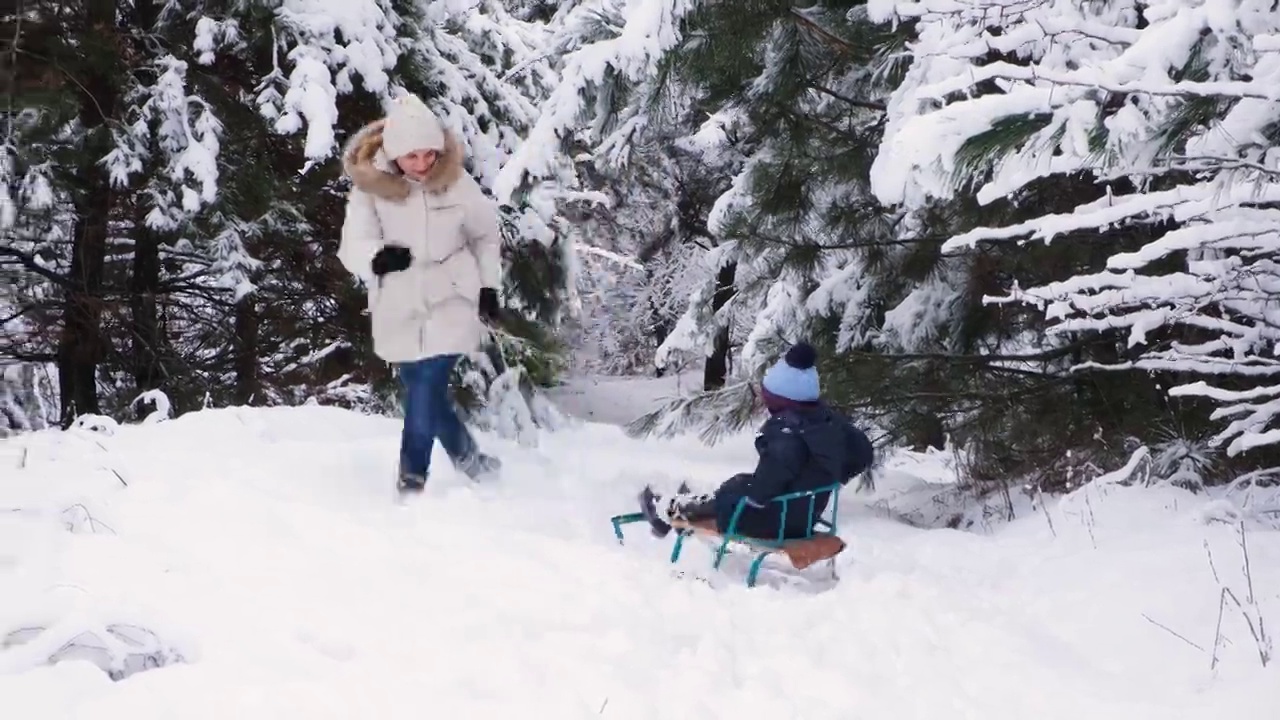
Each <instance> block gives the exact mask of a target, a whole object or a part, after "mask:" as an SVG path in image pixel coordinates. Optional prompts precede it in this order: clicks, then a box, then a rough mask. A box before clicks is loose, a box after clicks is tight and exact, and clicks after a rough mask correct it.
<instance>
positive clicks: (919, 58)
mask: <svg viewBox="0 0 1280 720" xmlns="http://www.w3.org/2000/svg"><path fill="white" fill-rule="evenodd" d="M869 12H870V14H871V16H872V17H873V18H874V19H877V20H880V21H912V22H913V23H915V25H914V32H915V35H916V38H915V43H914V45H913V46H912V55H913V63H912V65H911V67H910V68H909V70H908V71H907V73H906V77H905V80H904V81H903V83H902V84H901V86H900V87H899V88H898V89H897V91H896V92H895V93H894V96H893V97H892V99H891V101H890V103H888V108H889V110H888V118H887V127H886V132H885V137H884V140H883V143H882V146H881V152H880V153H879V156H878V157H877V159H876V161H875V164H874V166H873V169H872V177H871V181H872V187H873V191H874V192H875V193H876V195H877V197H878V198H879V199H880V200H881V201H882V202H885V203H889V204H893V205H899V206H901V207H903V208H904V209H905V210H908V211H909V210H915V209H920V208H925V207H928V206H930V205H931V204H932V203H935V202H936V201H937V200H944V201H946V200H951V199H953V198H955V197H957V196H958V195H959V194H961V193H962V192H966V191H967V189H968V188H976V192H977V199H978V201H979V202H981V203H993V202H996V201H1004V200H1008V201H1011V202H1012V203H1014V204H1015V205H1016V204H1017V203H1018V202H1019V199H1020V197H1021V196H1022V194H1023V193H1024V191H1026V190H1027V189H1028V188H1029V187H1030V186H1031V185H1032V184H1033V183H1037V182H1041V181H1044V182H1054V179H1055V178H1061V177H1066V176H1068V175H1077V176H1078V175H1081V174H1084V175H1086V176H1091V177H1092V178H1093V179H1094V181H1095V183H1096V187H1097V193H1096V194H1095V195H1094V197H1096V198H1097V199H1096V200H1092V201H1088V202H1083V203H1082V204H1080V205H1078V206H1077V207H1075V208H1073V209H1072V210H1070V211H1069V212H1063V213H1059V214H1046V215H1041V216H1039V217H1034V218H1032V219H1029V220H1026V221H1025V222H1021V223H1018V224H1014V225H1008V226H1002V227H1001V226H997V227H979V228H975V229H973V230H971V231H969V232H966V233H964V234H961V235H958V236H956V237H953V238H951V239H950V240H949V241H948V242H947V243H946V244H945V246H944V251H947V252H954V251H957V250H962V249H964V248H971V247H973V246H974V245H976V244H977V243H980V242H1009V241H1014V242H1018V243H1022V242H1026V241H1028V240H1042V241H1044V242H1046V243H1047V242H1049V241H1051V240H1054V239H1058V241H1059V242H1079V241H1083V242H1091V243H1095V244H1097V245H1098V246H1099V247H1108V248H1111V254H1110V257H1109V258H1108V259H1107V261H1106V263H1105V266H1103V267H1094V268H1092V269H1086V270H1084V271H1082V272H1080V273H1079V274H1077V275H1076V276H1074V277H1070V278H1069V279H1066V280H1062V281H1059V282H1052V283H1048V284H1044V285H1042V286H1039V287H1031V288H1022V287H1020V286H1018V285H1016V284H1015V285H1013V287H1011V288H1010V289H1009V290H1008V292H1007V293H1005V294H1003V295H1000V296H995V297H988V298H986V301H987V302H996V303H1030V304H1032V305H1034V306H1037V307H1039V308H1041V309H1043V310H1044V312H1045V314H1046V316H1047V317H1048V319H1050V320H1051V321H1054V322H1055V326H1054V328H1053V331H1054V332H1056V333H1059V334H1062V335H1069V336H1079V335H1081V334H1083V335H1090V334H1096V333H1104V332H1115V331H1116V330H1120V331H1122V332H1124V333H1126V334H1127V342H1128V346H1129V352H1128V353H1127V354H1126V355H1127V356H1126V357H1125V358H1124V359H1123V360H1121V361H1119V362H1116V363H1113V364H1111V365H1107V366H1102V367H1107V368H1110V369H1127V370H1146V371H1160V372H1171V373H1181V374H1190V375H1199V376H1202V377H1203V376H1209V378H1210V379H1209V380H1207V381H1199V380H1196V381H1189V382H1185V383H1184V384H1181V385H1180V386H1178V387H1175V388H1173V390H1172V394H1173V395H1174V396H1179V397H1201V398H1205V399H1207V400H1210V401H1212V402H1215V403H1218V404H1221V405H1222V407H1221V408H1220V409H1219V410H1218V411H1217V412H1216V413H1214V417H1215V418H1216V419H1222V420H1230V422H1229V424H1228V425H1226V427H1225V428H1224V429H1223V430H1222V432H1221V433H1220V434H1219V435H1218V436H1217V437H1216V438H1215V442H1216V443H1219V444H1224V443H1225V444H1227V445H1228V447H1227V449H1228V452H1229V453H1230V454H1233V455H1234V454H1237V453H1240V452H1244V451H1245V450H1248V449H1250V448H1255V447H1260V446H1263V445H1272V444H1276V443H1280V428H1276V427H1274V425H1275V423H1276V421H1277V416H1280V399H1277V398H1280V361H1278V360H1277V358H1276V351H1277V348H1278V347H1280V223H1278V221H1280V147H1278V146H1280V52H1278V51H1280V16H1277V15H1276V13H1275V12H1274V10H1273V9H1272V7H1271V4H1270V3H1269V2H1262V1H1261V0H1241V1H1240V2H1232V3H1226V4H1223V3H1173V2H1157V3H1148V4H1145V5H1142V6H1134V5H1131V4H1128V3H1111V2H1103V3H1078V2H1071V1H1068V0H1048V1H1046V2H1039V3H1034V4H1028V3H1021V2H1011V1H1009V0H980V1H979V2H976V3H964V4H959V3H955V2H951V1H949V0H922V1H920V2H894V1H893V0H872V2H871V3H870V4H869ZM1099 367H1100V366H1099V365H1097V364H1095V363H1086V364H1082V365H1080V366H1078V367H1077V369H1078V370H1079V369H1098V368H1099ZM1184 377H1185V375H1184Z"/></svg>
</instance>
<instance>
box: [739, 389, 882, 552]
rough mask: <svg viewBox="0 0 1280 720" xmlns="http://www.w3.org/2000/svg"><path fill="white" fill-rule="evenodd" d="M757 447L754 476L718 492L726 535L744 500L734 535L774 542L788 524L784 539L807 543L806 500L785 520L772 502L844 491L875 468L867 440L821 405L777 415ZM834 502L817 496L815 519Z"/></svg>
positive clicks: (792, 504) (791, 504) (742, 476)
mask: <svg viewBox="0 0 1280 720" xmlns="http://www.w3.org/2000/svg"><path fill="white" fill-rule="evenodd" d="M755 444H756V452H757V453H758V454H759V456H760V459H759V461H758V463H757V464H756V469H755V472H752V473H743V474H740V475H735V476H734V477H732V478H730V479H729V480H728V481H726V482H725V483H724V484H723V485H721V486H720V487H719V489H717V490H716V495H715V509H716V525H717V526H718V527H719V528H720V530H721V531H722V532H725V531H727V530H728V528H729V521H730V520H731V519H732V517H733V511H734V508H735V507H736V506H737V504H738V501H739V500H740V499H742V498H744V497H746V498H748V503H747V507H745V508H743V511H742V515H740V516H739V517H738V524H737V526H736V527H735V528H734V530H735V532H736V533H738V534H741V535H748V536H751V537H761V538H776V537H778V530H779V526H780V524H785V532H784V533H783V537H785V538H797V537H804V536H806V535H807V534H808V533H809V531H810V530H811V528H810V526H809V500H808V498H804V499H801V500H792V501H790V502H788V503H787V516H786V518H785V520H784V518H783V517H782V512H781V511H782V503H771V502H769V501H770V500H772V499H773V498H776V497H779V496H781V495H786V494H789V493H794V492H804V491H808V490H816V489H818V488H820V487H825V486H828V485H833V484H835V483H840V484H841V485H845V484H847V483H848V482H849V481H850V480H852V479H853V478H854V477H856V476H857V475H858V474H859V473H861V472H863V471H864V470H866V469H867V468H869V467H871V463H872V459H873V457H874V453H873V450H872V446H871V441H870V440H869V439H868V438H867V436H866V434H865V433H863V432H862V431H861V430H859V429H858V428H856V427H854V425H853V424H852V423H851V422H849V420H848V419H847V418H845V417H844V416H843V415H841V414H839V413H837V412H835V411H834V410H832V409H830V408H829V407H827V406H826V405H824V404H821V403H819V404H815V405H814V406H808V407H797V408H788V409H786V410H784V411H783V412H781V413H778V414H776V415H773V416H772V417H770V418H769V419H768V420H767V421H765V423H764V425H763V426H761V428H760V430H759V431H758V432H757V433H756V443H755ZM830 499H831V494H830V493H823V494H821V495H820V496H818V498H817V501H816V503H815V505H814V509H813V517H814V519H817V518H818V517H820V516H821V515H822V513H823V511H824V510H826V507H827V504H828V502H829V501H830Z"/></svg>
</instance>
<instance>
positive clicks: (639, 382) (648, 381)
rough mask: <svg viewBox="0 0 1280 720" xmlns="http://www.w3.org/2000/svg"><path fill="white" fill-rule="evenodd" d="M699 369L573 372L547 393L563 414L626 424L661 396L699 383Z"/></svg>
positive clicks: (666, 397) (694, 387)
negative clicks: (645, 373)
mask: <svg viewBox="0 0 1280 720" xmlns="http://www.w3.org/2000/svg"><path fill="white" fill-rule="evenodd" d="M701 383H702V372H701V371H700V370H699V371H697V372H687V373H681V374H671V375H667V376H665V377H617V376H610V375H585V374H584V375H574V376H570V377H569V378H567V379H566V380H565V381H564V383H563V384H561V385H560V386H558V387H555V388H552V389H551V391H550V392H549V393H548V395H549V396H550V397H551V398H552V399H553V400H554V401H555V403H556V405H557V406H558V407H559V408H560V409H561V410H562V411H563V412H564V413H565V414H566V415H570V416H572V417H575V418H578V419H580V420H587V421H590V422H597V423H606V424H609V425H626V424H628V423H630V422H631V421H632V420H635V419H636V418H638V417H640V416H641V415H644V414H645V413H648V412H651V411H653V410H654V409H656V408H657V407H658V405H659V403H661V402H662V401H664V400H669V399H674V398H677V397H683V396H686V395H689V394H691V393H693V392H695V391H697V390H698V389H699V388H700V387H701Z"/></svg>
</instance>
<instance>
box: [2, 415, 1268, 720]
mask: <svg viewBox="0 0 1280 720" xmlns="http://www.w3.org/2000/svg"><path fill="white" fill-rule="evenodd" d="M398 428H399V425H398V423H397V422H396V421H394V420H391V419H386V418H376V417H366V416H360V415H357V414H354V413H350V412H346V411H342V410H337V409H329V408H318V407H308V408H292V409H287V408H280V409H236V408H233V409H220V410H211V411H206V412H201V413H195V414H191V415H187V416H184V417H182V418H179V419H177V420H174V421H170V422H164V423H160V424H156V425H149V426H131V427H121V428H115V429H109V430H108V432H91V431H89V430H82V429H77V430H73V431H71V432H67V433H57V432H44V433H37V434H30V435H25V436H21V437H17V438H12V439H9V440H6V441H3V442H0V645H4V646H5V649H3V650H0V717H3V718H15V719H18V718H20V719H22V720H37V719H41V720H43V719H45V718H85V719H89V718H92V720H115V719H124V718H128V719H129V720H144V719H148V718H180V719H182V720H198V719H200V718H211V719H212V718H217V719H218V720H225V719H226V718H237V720H253V719H257V718H271V719H273V720H275V719H280V718H300V719H301V718H306V719H307V720H316V719H318V718H343V719H344V720H346V719H351V718H375V719H377V720H391V719H393V718H414V719H415V720H421V718H431V717H451V718H538V719H541V718H556V719H557V720H568V719H569V718H579V717H580V718H612V719H615V720H624V719H636V720H639V719H646V720H647V719H650V718H653V719H655V720H656V719H661V720H674V719H676V718H691V719H692V718H697V719H698V720H707V719H708V718H727V719H732V720H743V719H745V718H760V719H761V720H778V719H779V718H802V719H803V720H822V719H825V718H830V719H832V720H854V719H858V720H878V719H881V718H883V719H884V720H908V719H916V718H918V719H920V720H936V719H937V718H981V719H982V720H1003V719H1005V718H1009V719H1011V720H1051V719H1056V718H1061V719H1063V720H1068V719H1069V720H1086V719H1087V720H1104V719H1109V718H1117V719H1123V720H1143V719H1148V718H1149V719H1151V720H1174V719H1184V718H1186V719H1190V718H1196V719H1199V718H1204V719H1205V720H1210V719H1217V718H1224V717H1229V718H1233V719H1234V720H1255V719H1256V720H1274V719H1275V718H1276V717H1277V712H1280V661H1273V662H1272V664H1271V665H1270V666H1269V667H1267V668H1266V669H1263V668H1262V667H1261V664H1260V662H1259V658H1258V651H1257V645H1256V644H1255V642H1254V640H1253V638H1252V637H1251V635H1250V631H1249V628H1248V626H1247V625H1246V624H1245V622H1244V621H1243V619H1242V615H1241V613H1240V612H1239V611H1238V610H1236V609H1234V608H1232V609H1231V610H1229V611H1228V612H1227V614H1226V615H1225V618H1224V620H1223V623H1222V632H1223V635H1224V636H1225V641H1224V642H1222V643H1221V647H1220V648H1219V650H1218V656H1219V660H1218V663H1217V667H1216V669H1214V670H1213V671H1211V670H1210V663H1211V651H1212V648H1213V645H1214V638H1215V629H1216V623H1217V619H1218V602H1219V595H1220V588H1219V584H1218V583H1217V582H1216V581H1215V579H1214V573H1213V569H1211V566H1210V563H1209V561H1208V556H1207V554H1206V546H1207V548H1208V549H1210V550H1211V551H1212V557H1213V562H1214V568H1216V572H1217V574H1218V576H1219V577H1220V578H1221V581H1222V582H1223V583H1225V584H1226V585H1229V586H1230V587H1231V588H1232V589H1233V591H1234V592H1235V593H1236V594H1237V595H1238V596H1239V597H1240V599H1241V600H1242V601H1243V600H1246V599H1247V588H1246V585H1245V583H1244V580H1243V578H1242V570H1241V568H1242V559H1241V553H1240V549H1239V547H1238V544H1237V540H1238V535H1237V529H1236V527H1235V526H1232V525H1228V524H1223V523H1217V522H1206V518H1210V517H1218V516H1221V510H1220V509H1214V511H1213V512H1210V513H1205V512H1203V510H1204V509H1205V503H1206V501H1205V500H1203V499H1200V498H1197V497H1195V496H1193V495H1190V494H1187V493H1183V492H1180V491H1174V490H1168V489H1160V490H1137V489H1126V488H1119V487H1113V488H1110V489H1105V490H1104V489H1101V488H1090V489H1089V490H1087V491H1083V492H1082V494H1079V495H1077V496H1075V497H1072V498H1070V499H1069V500H1068V501H1066V502H1065V503H1064V504H1062V505H1061V506H1059V505H1054V506H1053V507H1051V508H1050V510H1049V515H1048V518H1050V519H1052V520H1053V521H1054V522H1053V529H1052V531H1051V530H1050V527H1049V522H1048V521H1047V519H1046V516H1045V514H1044V513H1043V512H1042V513H1037V514H1030V515H1029V516H1028V517H1026V518H1025V519H1021V520H1018V521H1015V522H1013V523H1011V524H1008V525H1004V526H1002V527H1000V528H998V529H997V530H995V531H993V532H991V533H987V534H979V533H973V532H963V531H957V530H945V529H943V530H922V529H918V528H914V527H911V526H910V525H907V524H904V523H902V522H898V521H895V520H893V519H891V517H889V516H887V515H886V513H885V512H883V508H882V507H873V506H872V505H871V504H869V502H871V501H875V500H884V499H886V498H891V497H894V496H895V493H898V494H901V493H902V492H906V491H908V490H911V489H912V488H918V487H920V486H921V485H923V484H926V483H933V484H935V485H936V484H944V483H946V482H947V473H946V471H945V465H944V463H943V458H942V457H941V456H937V457H935V456H922V455H903V456H899V457H897V458H894V459H893V460H892V461H891V462H890V464H889V468H888V470H887V472H886V473H885V474H884V475H883V476H882V477H881V478H880V479H879V490H878V495H877V496H875V497H873V498H871V499H870V500H868V499H867V498H863V497H855V496H852V495H850V496H847V497H846V498H845V499H844V501H843V503H842V507H841V513H842V518H843V521H842V523H841V525H842V528H843V534H844V535H845V537H846V538H847V539H848V541H849V543H850V549H849V550H848V551H847V552H846V553H845V554H844V556H843V557H842V558H841V561H840V566H839V570H840V574H841V577H842V579H841V581H840V583H839V584H838V585H836V586H835V587H834V588H833V589H829V590H827V591H825V592H805V591H804V588H795V587H789V586H784V587H760V588H756V589H753V590H748V589H746V588H745V587H744V586H743V585H742V583H741V580H742V576H741V573H740V571H739V570H740V568H739V567H737V566H735V567H730V568H727V569H726V571H725V572H724V573H720V574H716V573H712V572H711V571H710V569H709V565H710V553H709V552H708V551H707V550H706V549H705V548H703V547H701V546H698V545H696V544H692V545H691V547H690V548H689V549H688V550H686V553H685V557H684V558H683V559H682V560H681V563H680V569H682V570H685V571H688V572H689V575H687V576H686V577H684V578H683V579H679V578H676V577H674V572H673V568H672V566H671V565H669V564H668V563H667V554H668V552H669V548H670V540H669V539H668V540H666V541H658V540H655V539H653V538H651V537H648V536H647V535H646V533H645V532H644V531H643V530H642V529H638V526H631V528H632V530H631V532H630V533H629V536H628V537H629V542H628V543H627V545H626V546H620V545H618V544H617V543H616V542H615V541H614V539H613V537H612V531H611V528H610V527H609V523H608V518H609V516H610V515H611V514H614V513H617V512H623V511H631V510H632V509H634V501H633V498H634V495H635V492H636V490H637V489H638V487H639V485H640V484H641V483H642V482H644V481H646V480H656V481H657V482H658V483H659V484H662V485H664V486H670V485H674V484H675V483H677V482H679V480H680V479H681V478H684V477H688V478H690V479H691V480H692V482H693V484H695V485H697V486H703V487H710V486H713V485H714V484H715V483H716V482H717V481H719V480H720V479H722V478H723V477H725V476H726V475H727V474H729V473H731V472H734V471H737V470H741V469H744V468H749V467H750V462H751V450H750V443H749V441H748V438H745V437H744V438H742V439H741V441H740V442H736V443H732V444H728V445H722V446H719V447H716V448H706V447H703V446H702V445H700V444H699V443H697V442H696V441H695V440H692V439H689V440H684V439H682V440H675V441H668V442H653V441H649V442H641V441H636V440H631V439H628V438H626V437H625V436H624V435H623V434H622V432H621V431H620V430H619V429H618V428H616V427H612V426H608V425H603V424H591V423H588V424H584V425H582V426H581V427H576V428H571V429H568V430H563V431H560V432H557V433H553V434H547V435H544V436H543V437H542V438H541V442H540V445H539V447H537V448H524V447H519V446H516V445H514V444H508V443H502V442H499V441H496V440H494V439H493V438H490V437H486V438H484V440H485V443H486V445H487V446H488V447H490V448H492V449H496V450H497V451H498V452H499V453H500V454H501V455H502V456H503V457H504V458H505V459H506V462H507V472H506V474H505V476H504V478H502V479H501V481H499V482H497V483H494V484H490V485H482V486H473V485H470V484H468V483H466V482H464V481H463V480H462V479H461V478H460V477H458V476H456V475H454V474H453V473H452V471H443V472H440V473H439V474H438V475H437V477H435V478H433V481H432V484H431V485H430V487H429V490H428V492H427V493H426V494H424V495H423V496H422V497H420V498H416V499H414V500H413V501H411V502H409V503H407V504H404V505H398V504H396V503H395V502H393V497H392V492H391V480H392V469H393V465H394V458H395V454H396V444H397V438H398ZM438 461H439V462H440V463H441V466H443V465H444V459H443V457H442V456H438ZM1247 540H1248V543H1249V553H1250V560H1251V567H1252V573H1253V589H1254V596H1255V597H1256V599H1257V601H1258V604H1259V606H1260V608H1261V611H1262V613H1263V616H1264V618H1265V619H1266V620H1267V621H1269V622H1270V623H1271V624H1270V625H1269V626H1268V630H1269V631H1270V632H1272V633H1275V632H1280V533H1277V532H1275V531H1272V530H1266V529H1264V528H1262V527H1258V526H1252V525H1251V526H1250V527H1249V531H1248V535H1247ZM735 573H736V574H735ZM815 574H816V575H818V576H819V577H820V576H821V572H820V571H815ZM695 575H700V576H701V577H702V578H705V579H707V580H709V581H711V582H699V581H698V580H697V579H695V578H694V577H693V576H695ZM1178 636H1181V638H1180V637H1178ZM131 643H136V644H131ZM1193 645H1194V646H1198V648H1197V647H1194V646H1193ZM51 657H53V658H57V659H58V660H60V662H57V663H54V664H50V663H49V659H50V658H51ZM147 658H150V659H147ZM113 663H114V665H113ZM147 664H160V665H163V667H160V668H159V669H147V670H145V671H141V672H138V670H139V669H140V668H142V667H143V666H144V665H147ZM99 666H103V667H107V668H108V669H110V668H113V667H114V669H115V670H116V674H117V676H123V679H121V680H118V681H113V680H112V679H111V678H110V677H109V676H108V674H107V673H106V672H103V671H102V670H101V669H99Z"/></svg>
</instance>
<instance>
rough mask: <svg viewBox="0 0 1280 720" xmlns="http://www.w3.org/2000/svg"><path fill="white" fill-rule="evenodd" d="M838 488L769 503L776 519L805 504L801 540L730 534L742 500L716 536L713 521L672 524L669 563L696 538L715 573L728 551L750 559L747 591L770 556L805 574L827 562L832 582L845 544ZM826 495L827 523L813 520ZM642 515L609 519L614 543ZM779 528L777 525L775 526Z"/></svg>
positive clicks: (743, 499) (836, 486)
mask: <svg viewBox="0 0 1280 720" xmlns="http://www.w3.org/2000/svg"><path fill="white" fill-rule="evenodd" d="M841 487H842V486H841V485H840V484H835V485H830V486H828V487H824V488H819V489H817V490H813V491H809V492H800V493H791V494H788V495H783V496H781V497H777V498H774V499H773V500H772V501H770V502H771V503H778V504H779V506H780V507H779V509H778V512H779V517H785V516H786V512H787V507H788V504H789V503H792V502H797V501H806V500H807V501H808V504H809V518H810V522H809V526H810V528H812V529H811V530H810V531H809V534H808V535H807V536H805V537H802V538H786V539H784V538H782V537H778V538H759V537H751V536H748V535H742V534H739V533H737V532H735V531H734V529H735V528H736V527H737V525H738V518H739V517H740V516H741V515H742V511H743V509H744V508H746V506H747V500H746V498H742V499H741V500H739V501H738V504H737V506H736V507H734V509H733V515H732V517H731V518H730V520H729V530H728V531H727V532H723V533H722V532H720V530H719V528H718V527H717V526H716V522H715V521H714V520H704V521H699V522H696V523H686V522H679V521H677V522H674V523H672V524H671V527H672V529H674V530H675V531H676V542H675V545H674V546H673V547H672V548H671V562H672V563H675V562H677V561H678V560H679V559H680V551H681V550H682V549H683V547H684V540H685V538H686V537H689V536H691V535H696V536H699V537H702V538H704V539H707V540H709V541H710V542H711V543H712V544H713V545H715V546H716V549H715V562H714V563H713V564H712V567H713V568H714V569H716V570H719V569H720V565H721V563H722V562H723V561H724V556H725V555H726V554H728V553H729V551H730V548H731V547H732V548H736V549H738V550H739V551H742V552H746V553H747V554H750V555H753V556H754V558H753V559H752V561H751V568H750V570H748V571H747V587H755V585H756V580H757V579H758V577H759V574H760V567H761V566H762V565H763V564H764V561H765V559H766V558H768V557H769V556H770V555H781V556H783V557H785V558H786V559H787V561H788V562H789V563H790V564H791V567H793V568H795V569H796V570H805V569H807V568H809V567H811V566H813V565H815V564H817V563H820V562H823V561H824V560H825V561H828V562H829V563H830V568H831V576H832V579H833V580H834V579H836V572H835V560H836V557H837V556H838V555H839V554H840V553H841V552H844V549H845V547H846V544H845V541H844V540H842V539H841V538H840V536H839V535H838V534H837V529H836V508H837V505H838V501H839V499H840V488H841ZM825 493H830V495H831V501H830V503H829V506H830V508H831V521H830V522H828V521H826V520H823V519H822V518H814V517H813V514H814V508H815V507H816V505H815V503H816V502H817V499H818V497H819V496H821V495H823V494H825ZM645 521H646V520H645V517H644V514H643V513H627V514H625V515H615V516H613V517H612V518H611V519H610V522H611V523H612V524H613V534H614V535H615V536H616V537H617V538H618V543H619V544H622V542H623V536H622V526H623V525H626V524H630V523H635V522H645ZM779 524H781V523H779Z"/></svg>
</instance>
